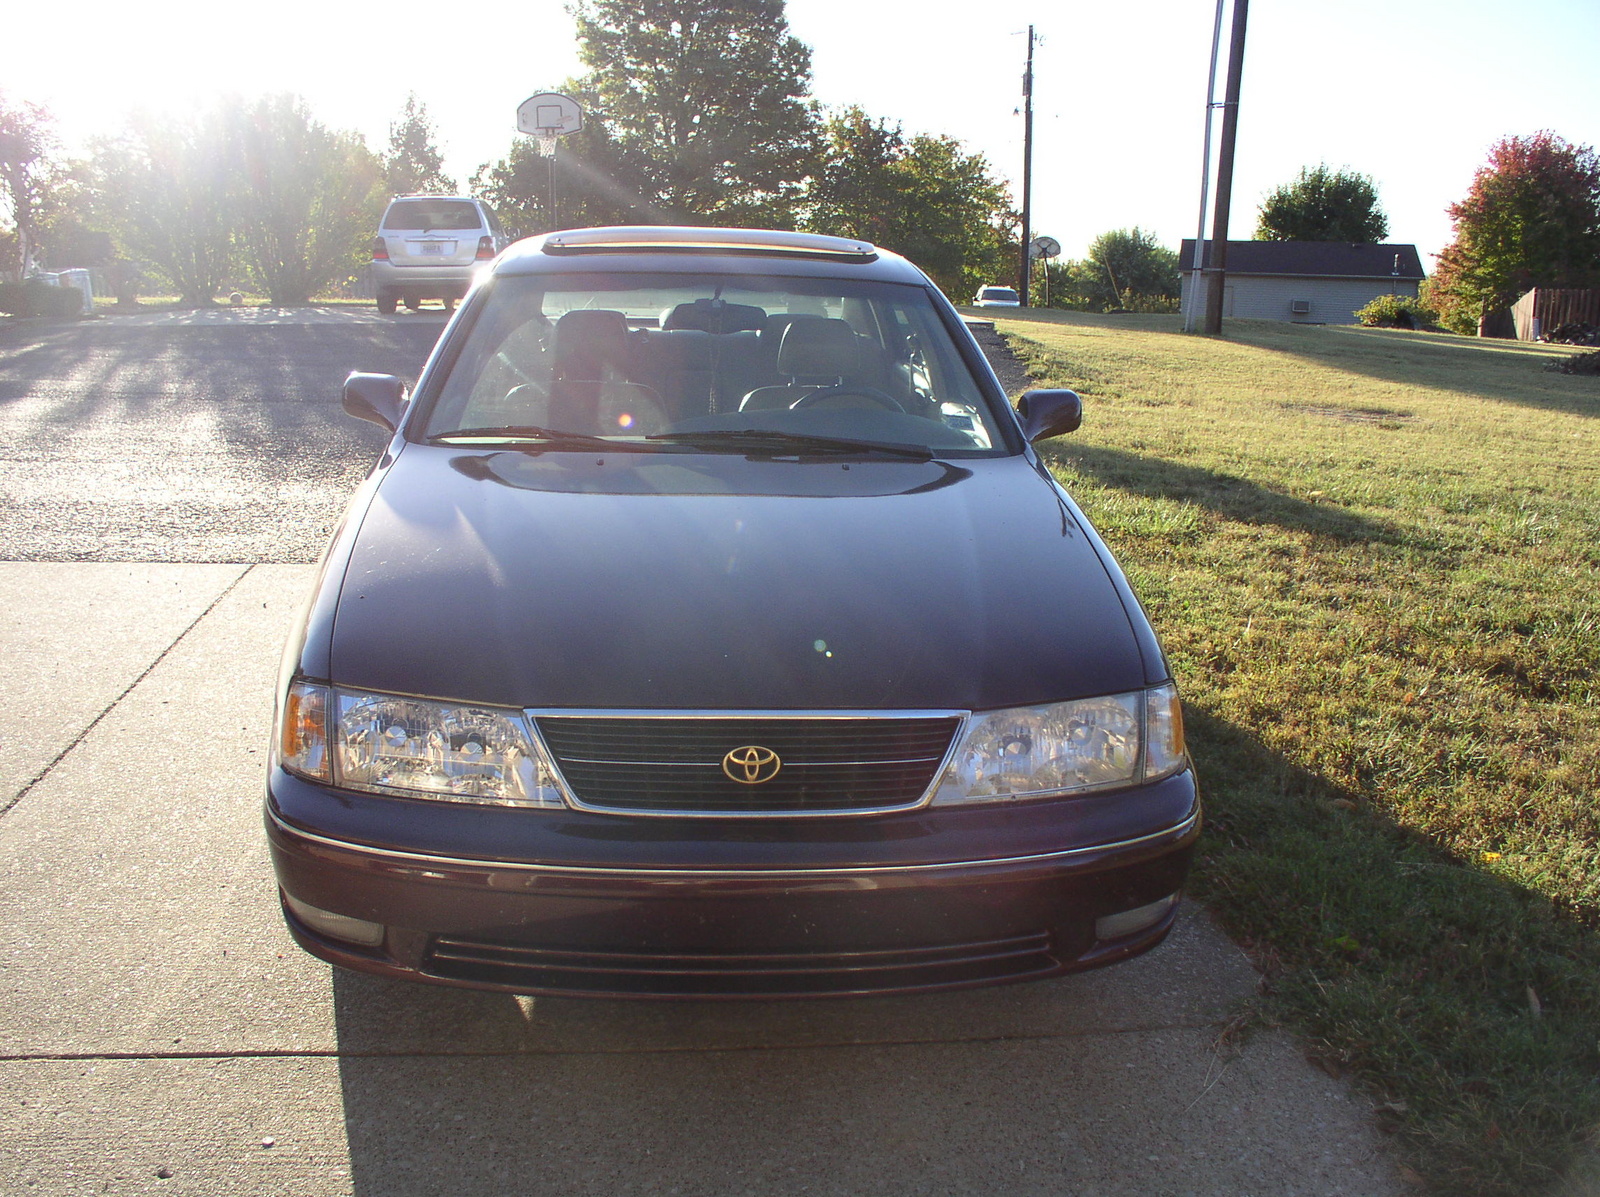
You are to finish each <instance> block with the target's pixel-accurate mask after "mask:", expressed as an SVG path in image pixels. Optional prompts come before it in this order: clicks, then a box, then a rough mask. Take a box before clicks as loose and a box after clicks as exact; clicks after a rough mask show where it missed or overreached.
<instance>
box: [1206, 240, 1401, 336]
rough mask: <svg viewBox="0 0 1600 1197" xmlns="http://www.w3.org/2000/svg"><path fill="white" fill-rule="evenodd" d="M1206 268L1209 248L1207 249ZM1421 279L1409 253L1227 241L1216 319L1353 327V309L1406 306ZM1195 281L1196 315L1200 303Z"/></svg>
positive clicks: (1389, 248)
mask: <svg viewBox="0 0 1600 1197" xmlns="http://www.w3.org/2000/svg"><path fill="white" fill-rule="evenodd" d="M1205 244H1206V260H1207V263H1208V264H1209V261H1210V256H1211V248H1212V245H1213V242H1210V241H1207V242H1206V243H1205ZM1193 263H1194V241H1193V240H1192V239H1190V240H1186V241H1185V242H1184V243H1183V249H1182V250H1181V251H1180V256H1179V258H1178V264H1179V266H1180V268H1181V269H1182V271H1183V303H1184V310H1185V311H1188V310H1189V307H1188V304H1189V298H1190V296H1189V290H1190V287H1191V286H1193V284H1194V279H1193V275H1192V273H1191V268H1192V266H1193ZM1424 277H1425V275H1424V274H1423V271H1422V259H1421V258H1420V257H1418V255H1417V247H1416V246H1415V245H1376V244H1354V243H1352V242H1349V241H1230V242H1228V263H1227V278H1226V280H1225V281H1224V283H1223V289H1222V296H1223V299H1222V314H1223V315H1224V316H1240V317H1243V318H1245V319H1248V320H1287V321H1292V322H1293V323H1295V324H1354V323H1355V322H1356V318H1355V312H1356V309H1358V308H1362V307H1365V306H1366V305H1367V304H1368V303H1370V302H1371V301H1372V300H1373V299H1375V298H1377V297H1378V296H1379V295H1409V296H1412V297H1413V298H1414V297H1415V296H1416V294H1417V288H1418V286H1419V285H1420V284H1421V282H1422V280H1423V278H1424ZM1205 293H1206V280H1205V279H1204V278H1202V279H1201V281H1200V296H1199V303H1200V307H1199V308H1198V309H1196V310H1198V311H1204V310H1205V302H1206V294H1205Z"/></svg>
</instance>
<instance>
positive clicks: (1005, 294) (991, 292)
mask: <svg viewBox="0 0 1600 1197" xmlns="http://www.w3.org/2000/svg"><path fill="white" fill-rule="evenodd" d="M1016 297H1017V293H1016V292H1015V291H1013V290H1012V289H1011V288H1010V287H985V288H984V289H983V298H984V299H1015V298H1016Z"/></svg>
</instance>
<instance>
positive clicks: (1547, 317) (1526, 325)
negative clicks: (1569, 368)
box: [1511, 287, 1600, 341]
mask: <svg viewBox="0 0 1600 1197" xmlns="http://www.w3.org/2000/svg"><path fill="white" fill-rule="evenodd" d="M1511 318H1512V320H1513V321H1515V323H1516V326H1517V340H1519V341H1537V340H1538V339H1539V337H1540V335H1541V334H1542V333H1547V332H1549V331H1551V330H1552V329H1555V328H1559V327H1561V325H1563V324H1570V323H1572V322H1573V321H1582V322H1583V323H1584V324H1600V288H1594V287H1591V288H1588V289H1582V290H1580V289H1571V288H1569V289H1557V288H1552V287H1535V288H1534V289H1533V290H1532V291H1529V292H1528V293H1527V294H1526V295H1524V296H1523V297H1522V298H1521V299H1519V300H1517V302H1516V303H1515V304H1513V305H1512V307H1511Z"/></svg>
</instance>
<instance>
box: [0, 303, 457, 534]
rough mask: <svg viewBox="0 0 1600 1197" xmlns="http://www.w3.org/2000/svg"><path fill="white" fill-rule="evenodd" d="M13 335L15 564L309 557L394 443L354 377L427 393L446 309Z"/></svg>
mask: <svg viewBox="0 0 1600 1197" xmlns="http://www.w3.org/2000/svg"><path fill="white" fill-rule="evenodd" d="M233 316H234V314H233V313H224V314H222V315H221V317H219V319H218V320H217V321H216V322H212V323H186V322H180V318H178V317H174V318H173V319H171V320H168V321H160V322H157V321H151V320H150V318H148V317H135V318H133V319H132V320H131V321H130V320H129V319H127V318H119V317H109V318H106V319H103V320H98V321H92V322H83V323H78V324H67V325H60V324H56V325H42V324H36V323H22V322H14V323H12V324H10V325H7V326H3V327H0V504H3V505H4V519H3V520H0V560H5V561H195V562H202V561H203V562H246V563H250V562H264V561H273V562H309V561H314V560H316V557H317V554H318V553H320V552H321V550H322V546H323V542H324V541H325V540H326V539H327V536H328V533H329V531H330V530H331V529H332V527H333V523H334V520H335V519H336V518H337V516H338V513H339V511H340V510H341V509H342V508H343V506H344V502H345V500H346V498H347V497H348V496H349V494H350V491H351V490H352V489H353V488H354V487H355V485H356V483H358V482H359V481H360V480H361V478H362V477H363V476H364V475H365V474H366V472H367V470H368V469H370V468H371V465H372V462H373V461H374V460H375V458H376V457H377V455H378V453H379V451H380V450H381V449H382V447H383V444H384V436H383V433H382V430H381V429H379V428H378V427H377V426H376V425H372V424H364V423H361V422H360V421H356V420H352V419H350V418H349V417H348V416H346V415H345V414H344V412H343V411H342V410H341V409H340V406H339V387H340V384H341V383H342V382H343V381H344V377H345V375H346V374H348V373H349V372H350V371H351V370H373V371H379V372H382V373H388V374H398V375H400V376H402V377H404V378H407V379H408V380H414V379H415V378H416V376H417V374H418V373H419V372H420V371H421V369H422V365H423V363H424V361H426V359H427V356H428V351H429V350H430V349H432V348H433V344H434V342H435V341H436V340H437V339H438V335H439V332H440V331H441V330H442V329H443V327H444V317H443V314H442V313H440V312H426V311H425V312H422V313H419V314H417V315H407V316H403V317H401V316H397V317H394V318H392V319H389V320H378V319H376V318H367V319H359V318H346V319H343V320H337V321H329V322H326V323H317V324H288V323H261V322H257V321H247V320H242V319H237V318H233V319H229V317H233Z"/></svg>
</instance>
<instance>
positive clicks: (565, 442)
mask: <svg viewBox="0 0 1600 1197" xmlns="http://www.w3.org/2000/svg"><path fill="white" fill-rule="evenodd" d="M496 438H503V439H505V440H517V441H538V442H539V443H541V444H548V445H551V446H554V447H559V448H564V449H568V448H570V449H603V450H613V451H622V452H629V453H640V452H648V451H649V449H650V446H649V445H641V444H639V443H638V442H637V441H614V440H610V439H608V438H606V437H603V436H590V435H589V434H588V433H587V432H567V431H565V430H563V429H560V428H545V427H544V426H543V425H540V424H503V425H497V426H495V427H492V428H457V429H454V430H452V431H450V432H436V433H434V434H433V435H432V436H430V437H429V438H428V443H429V444H438V443H439V442H440V441H452V440H480V439H481V440H490V439H496Z"/></svg>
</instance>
